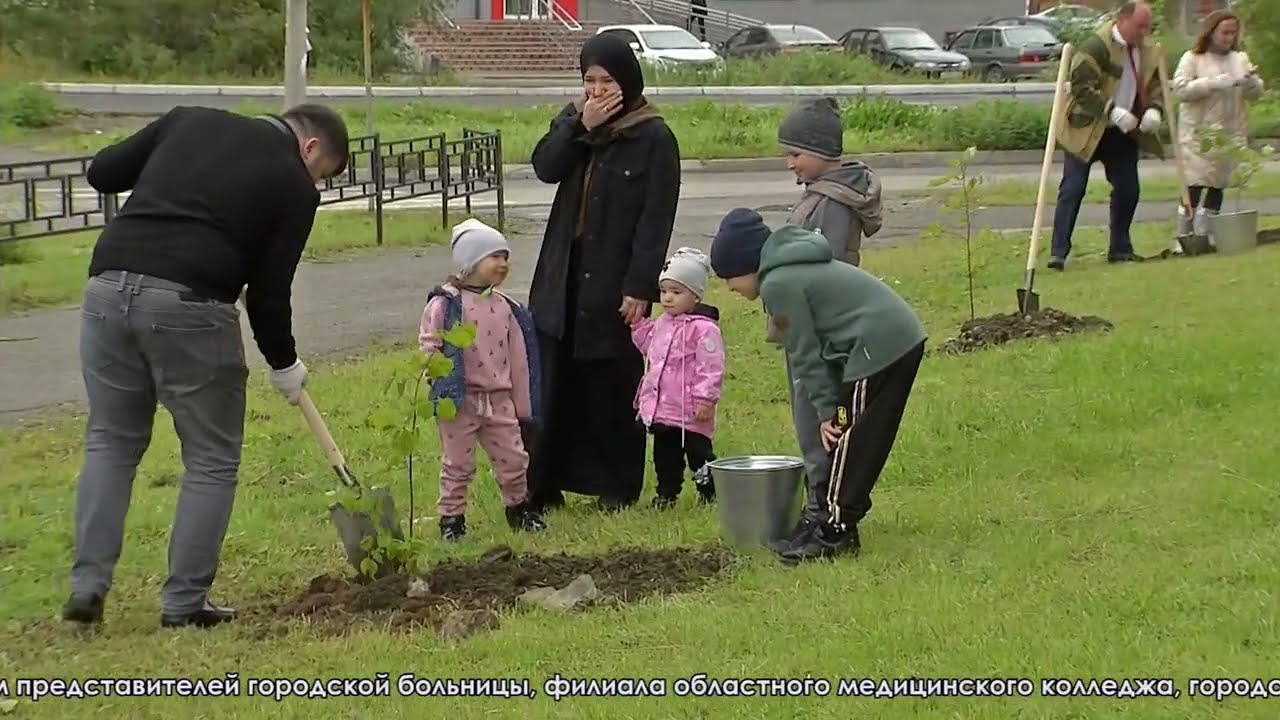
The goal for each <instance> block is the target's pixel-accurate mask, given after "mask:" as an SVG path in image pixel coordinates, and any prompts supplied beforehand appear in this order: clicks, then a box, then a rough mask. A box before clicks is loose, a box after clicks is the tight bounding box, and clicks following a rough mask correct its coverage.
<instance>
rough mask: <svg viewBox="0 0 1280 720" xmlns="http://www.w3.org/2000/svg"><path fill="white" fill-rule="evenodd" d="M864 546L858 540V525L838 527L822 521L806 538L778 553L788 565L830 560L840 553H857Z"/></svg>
mask: <svg viewBox="0 0 1280 720" xmlns="http://www.w3.org/2000/svg"><path fill="white" fill-rule="evenodd" d="M861 548H862V543H861V542H860V541H859V540H858V526H856V525H851V526H848V527H845V528H838V527H834V526H832V525H830V524H829V523H822V524H821V525H818V526H817V527H816V528H814V530H813V532H812V533H810V534H809V536H808V537H807V538H805V539H804V540H802V541H800V542H797V543H795V544H794V545H792V546H791V547H789V548H787V549H785V550H783V551H782V552H779V553H778V557H779V558H780V559H781V560H782V562H784V563H786V564H787V565H795V564H797V563H802V562H807V561H810V560H828V559H832V558H835V557H838V556H840V555H856V554H857V553H858V550H860V549H861Z"/></svg>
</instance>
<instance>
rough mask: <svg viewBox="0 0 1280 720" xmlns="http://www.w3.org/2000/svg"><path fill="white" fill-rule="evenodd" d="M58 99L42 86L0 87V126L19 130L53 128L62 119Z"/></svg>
mask: <svg viewBox="0 0 1280 720" xmlns="http://www.w3.org/2000/svg"><path fill="white" fill-rule="evenodd" d="M62 114H63V110H62V107H61V105H59V103H58V98H57V97H56V96H54V94H53V93H51V92H49V90H47V89H45V88H44V86H42V85H29V84H20V85H11V86H3V85H0V124H5V125H14V126H16V127H20V128H46V127H53V126H54V125H57V124H58V121H59V120H61V119H62Z"/></svg>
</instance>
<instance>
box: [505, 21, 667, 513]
mask: <svg viewBox="0 0 1280 720" xmlns="http://www.w3.org/2000/svg"><path fill="white" fill-rule="evenodd" d="M579 65H580V67H581V70H582V85H583V89H584V93H583V95H582V97H581V98H579V99H578V100H576V101H575V102H572V103H570V104H569V105H567V106H565V108H564V109H563V110H562V111H561V112H560V114H559V115H558V116H557V117H556V118H555V119H554V120H552V121H551V127H550V130H549V131H548V132H547V134H546V135H544V136H543V137H542V139H541V140H540V141H539V142H538V144H537V147H535V148H534V150H533V169H534V172H535V173H536V174H537V176H538V179H539V180H542V181H543V182H545V183H554V184H557V185H559V187H558V189H557V190H556V197H555V201H554V203H553V204H552V206H551V214H550V217H549V218H548V219H547V228H546V233H545V235H544V236H543V241H542V248H541V250H540V252H539V254H538V264H537V268H536V269H535V270H534V275H533V283H532V286H531V288H530V291H529V309H530V310H531V312H532V313H533V318H534V322H535V323H536V325H537V329H538V340H539V347H540V351H541V352H540V355H541V361H542V378H543V379H542V398H543V404H542V407H543V408H544V409H545V412H543V413H542V415H543V418H542V422H541V424H540V425H539V427H537V428H531V432H529V436H530V437H529V438H528V439H529V442H528V443H527V444H528V446H529V451H530V460H531V465H530V468H529V489H530V493H531V495H532V499H533V501H534V503H535V504H537V505H538V506H540V508H541V509H544V510H545V509H547V508H552V507H558V506H560V505H563V504H564V495H563V493H564V492H574V493H579V494H583V495H592V496H595V497H597V498H599V507H600V508H601V509H603V510H610V511H614V510H621V509H623V508H626V507H629V506H630V505H632V504H634V503H635V502H636V501H637V500H639V498H640V491H641V489H642V488H643V486H644V472H645V466H646V455H645V444H646V434H645V431H644V427H643V426H642V425H641V424H640V423H639V422H637V420H636V410H635V406H634V401H635V394H636V389H637V388H638V387H639V385H640V379H641V376H642V375H643V373H644V358H643V356H642V355H641V354H640V352H639V351H638V350H637V349H636V348H635V345H633V344H632V342H631V333H630V327H629V326H630V325H631V324H632V323H634V322H636V321H637V320H639V319H641V318H643V317H648V316H649V314H650V310H651V308H652V304H653V303H654V302H656V301H657V300H658V273H659V272H661V270H662V264H663V263H664V262H665V261H666V256H667V248H668V245H669V243H670V240H671V230H672V226H673V225H674V224H675V216H676V204H677V202H678V201H679V196H680V148H679V146H678V145H677V143H676V139H675V136H674V135H673V134H672V133H671V129H670V128H668V127H667V124H666V122H664V121H663V119H662V116H661V115H659V114H658V111H657V109H656V108H655V107H654V106H653V105H651V104H649V102H648V101H647V100H646V99H645V97H644V94H643V93H644V77H643V75H642V73H641V70H640V63H639V61H638V60H637V59H636V56H635V53H634V52H632V50H631V48H630V47H629V46H628V45H627V43H625V42H623V41H622V40H621V39H619V38H618V37H616V36H614V35H596V36H595V37H592V38H591V39H590V40H588V41H587V42H586V43H585V44H583V46H582V53H581V56H580V58H579Z"/></svg>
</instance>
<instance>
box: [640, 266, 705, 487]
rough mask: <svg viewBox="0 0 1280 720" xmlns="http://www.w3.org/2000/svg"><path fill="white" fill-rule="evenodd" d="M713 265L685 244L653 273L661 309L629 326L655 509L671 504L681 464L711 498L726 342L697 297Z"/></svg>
mask: <svg viewBox="0 0 1280 720" xmlns="http://www.w3.org/2000/svg"><path fill="white" fill-rule="evenodd" d="M710 271H711V266H710V263H709V261H708V260H707V257H706V255H704V254H703V253H702V252H701V251H699V250H697V249H696V248H689V247H682V248H680V249H678V250H676V251H675V253H674V254H673V255H672V256H671V257H670V258H669V259H668V260H667V263H666V265H664V266H663V268H662V274H660V275H659V276H658V284H659V287H660V289H661V301H662V310H663V312H662V314H661V315H659V316H658V317H656V318H645V319H643V320H640V321H638V322H637V323H636V324H634V325H632V326H631V339H632V341H633V342H634V343H635V345H636V347H637V348H639V349H640V352H641V353H643V354H644V356H645V361H646V369H645V374H644V379H643V380H642V381H641V382H640V387H639V389H638V390H637V391H636V403H635V405H636V410H637V415H638V417H639V419H640V421H641V422H643V423H644V424H645V427H647V428H649V432H650V433H651V434H652V435H653V469H654V473H655V474H656V475H657V477H658V495H657V497H655V498H654V499H653V507H655V508H658V509H665V508H669V507H671V506H672V505H674V504H675V502H676V498H677V497H679V495H680V488H681V486H682V485H683V484H684V468H685V464H686V462H687V463H688V467H689V470H690V471H692V472H693V473H694V478H695V485H696V487H697V489H698V497H699V500H700V501H701V502H711V501H713V500H714V499H715V487H714V485H713V484H712V483H711V481H710V478H709V475H708V474H707V472H706V470H705V468H704V467H703V466H705V465H706V464H707V463H708V462H710V461H711V460H714V459H715V458H716V456H715V453H714V452H713V450H712V445H711V438H712V436H713V435H714V434H715V429H716V405H717V404H718V403H719V402H720V390H721V387H722V385H723V383H724V342H723V340H722V339H721V337H720V326H719V325H718V324H717V321H718V320H719V319H720V313H719V310H717V309H716V308H715V307H712V306H710V305H705V304H703V303H702V302H701V300H702V296H703V294H704V293H706V290H707V276H708V274H709V273H710Z"/></svg>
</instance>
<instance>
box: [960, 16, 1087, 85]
mask: <svg viewBox="0 0 1280 720" xmlns="http://www.w3.org/2000/svg"><path fill="white" fill-rule="evenodd" d="M947 49H948V50H953V51H955V52H958V53H960V54H961V55H964V56H965V57H967V58H969V67H970V68H971V70H970V72H972V73H973V74H975V75H979V76H981V77H982V79H983V80H985V81H987V82H1005V81H1007V80H1025V79H1031V78H1038V77H1040V76H1042V75H1043V74H1044V73H1045V72H1046V71H1048V70H1049V69H1050V68H1051V67H1052V65H1053V62H1054V61H1055V60H1057V59H1058V58H1060V57H1062V42H1061V41H1060V40H1058V38H1057V37H1055V36H1054V34H1053V33H1052V32H1049V31H1048V30H1046V29H1045V28H1042V27H1036V26H1034V25H1008V26H998V25H989V26H979V27H971V28H968V29H966V30H964V31H963V32H961V33H960V34H958V35H956V36H955V38H954V39H952V41H951V43H950V45H948V47H947Z"/></svg>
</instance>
